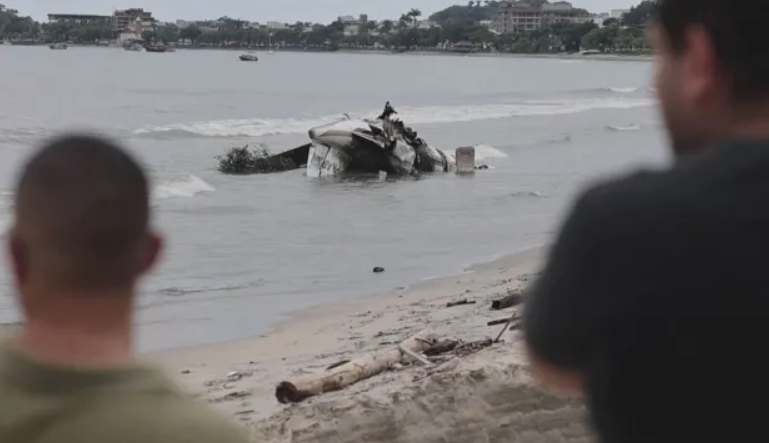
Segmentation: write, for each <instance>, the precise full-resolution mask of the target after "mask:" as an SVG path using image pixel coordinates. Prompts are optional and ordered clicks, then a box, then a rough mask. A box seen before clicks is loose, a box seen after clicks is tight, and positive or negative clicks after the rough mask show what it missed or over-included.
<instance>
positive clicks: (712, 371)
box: [524, 0, 769, 443]
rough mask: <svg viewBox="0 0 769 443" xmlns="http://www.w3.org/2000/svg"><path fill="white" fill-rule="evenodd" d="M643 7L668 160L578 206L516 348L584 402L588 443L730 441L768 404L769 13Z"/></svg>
mask: <svg viewBox="0 0 769 443" xmlns="http://www.w3.org/2000/svg"><path fill="white" fill-rule="evenodd" d="M655 8H656V10H655V12H654V17H653V19H652V24H651V28H650V36H651V39H652V43H653V45H654V48H655V50H656V62H655V63H656V69H657V72H656V79H655V80H656V87H657V94H658V96H659V100H660V103H661V110H662V115H663V117H664V121H665V123H666V126H667V130H668V133H669V135H670V138H671V142H672V143H671V144H672V148H673V151H674V153H675V154H676V157H677V158H676V161H675V163H674V164H673V165H672V166H671V167H670V168H668V169H666V170H662V171H646V172H639V173H635V174H632V175H630V176H626V177H622V178H619V179H615V180H612V181H609V182H606V183H603V184H600V185H597V186H595V187H593V188H592V189H589V190H587V191H586V192H585V193H584V194H582V196H581V197H580V198H579V199H578V200H577V202H576V204H575V206H574V208H573V210H572V212H571V214H570V215H569V216H568V218H567V220H566V222H565V224H564V226H563V227H562V229H561V231H560V234H559V236H558V238H557V241H556V242H555V244H554V246H553V249H552V250H551V253H550V257H549V260H548V262H547V264H546V266H545V268H544V272H543V274H542V276H541V278H540V279H539V280H538V281H537V282H536V283H535V285H534V286H533V288H532V292H531V294H530V296H529V298H528V299H527V301H526V311H525V314H524V323H525V325H524V331H525V337H526V342H527V346H528V350H529V354H530V357H531V363H532V366H533V369H534V372H535V373H536V374H537V375H538V376H539V378H540V379H541V380H543V381H545V382H547V383H549V384H550V385H552V386H555V387H558V388H561V389H565V390H570V391H572V392H577V393H582V394H584V395H585V398H586V401H587V405H588V407H589V409H590V412H591V417H592V422H593V424H594V425H595V428H596V430H597V432H598V435H599V436H600V437H601V440H602V441H603V442H606V443H628V442H638V443H642V442H643V443H649V442H670V443H684V442H697V443H703V442H720V443H723V442H727V441H730V442H745V441H749V440H754V439H756V438H760V436H761V435H763V434H764V432H765V427H766V418H765V417H764V407H763V404H762V401H763V400H764V399H766V398H769V377H768V376H769V358H767V356H765V355H763V350H764V348H765V346H766V344H767V343H768V342H769V329H767V325H769V293H768V292H767V291H769V44H767V42H766V41H765V39H764V38H763V37H762V35H761V30H762V29H763V27H764V26H766V23H769V3H767V2H754V1H751V2H748V1H745V0H659V1H657V4H656V5H655ZM751 400H754V402H753V403H751Z"/></svg>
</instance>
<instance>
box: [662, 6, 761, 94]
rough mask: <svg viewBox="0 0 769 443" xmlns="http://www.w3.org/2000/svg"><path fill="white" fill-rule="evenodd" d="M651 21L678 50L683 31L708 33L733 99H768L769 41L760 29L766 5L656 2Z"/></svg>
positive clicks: (683, 46)
mask: <svg viewBox="0 0 769 443" xmlns="http://www.w3.org/2000/svg"><path fill="white" fill-rule="evenodd" d="M654 19H655V22H656V23H657V24H658V25H659V26H660V28H661V30H662V32H663V33H664V35H665V38H666V40H667V41H668V43H669V45H670V47H671V49H672V50H673V51H674V52H676V53H682V52H683V51H685V50H686V49H687V48H686V33H687V31H689V30H691V29H693V28H700V29H703V30H704V31H705V32H706V33H707V35H708V37H709V39H710V42H711V44H712V47H713V50H714V52H715V54H716V57H717V59H718V63H719V68H720V71H721V72H719V73H718V74H719V75H721V76H723V78H724V79H725V81H727V83H728V85H729V88H730V91H729V92H730V95H731V98H732V100H733V102H735V103H737V102H741V101H745V102H751V101H756V100H766V99H769V45H767V44H766V42H765V40H764V36H763V34H762V32H761V29H763V26H765V24H766V23H767V21H769V3H767V2H760V1H750V0H655V5H654Z"/></svg>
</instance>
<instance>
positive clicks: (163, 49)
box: [144, 44, 171, 52]
mask: <svg viewBox="0 0 769 443" xmlns="http://www.w3.org/2000/svg"><path fill="white" fill-rule="evenodd" d="M144 50H145V51H147V52H171V51H169V49H168V46H166V45H158V44H154V45H147V46H145V47H144Z"/></svg>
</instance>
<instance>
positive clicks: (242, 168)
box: [216, 145, 298, 175]
mask: <svg viewBox="0 0 769 443" xmlns="http://www.w3.org/2000/svg"><path fill="white" fill-rule="evenodd" d="M216 160H218V161H219V166H218V168H217V170H218V171H219V172H221V173H224V174H237V175H245V174H268V173H271V172H282V171H289V170H292V169H297V168H298V165H297V164H296V163H295V162H294V161H293V160H292V159H291V158H288V157H284V156H281V155H273V154H272V153H271V152H270V150H269V149H267V147H266V146H263V145H260V146H258V147H256V148H251V147H249V145H246V146H243V147H235V148H230V149H229V151H227V153H225V154H224V155H217V156H216Z"/></svg>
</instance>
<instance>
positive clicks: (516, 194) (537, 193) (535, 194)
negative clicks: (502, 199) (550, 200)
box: [510, 191, 548, 198]
mask: <svg viewBox="0 0 769 443" xmlns="http://www.w3.org/2000/svg"><path fill="white" fill-rule="evenodd" d="M510 196H511V197H534V198H542V197H548V195H547V194H546V193H544V192H541V191H515V192H513V193H512V194H510Z"/></svg>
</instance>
